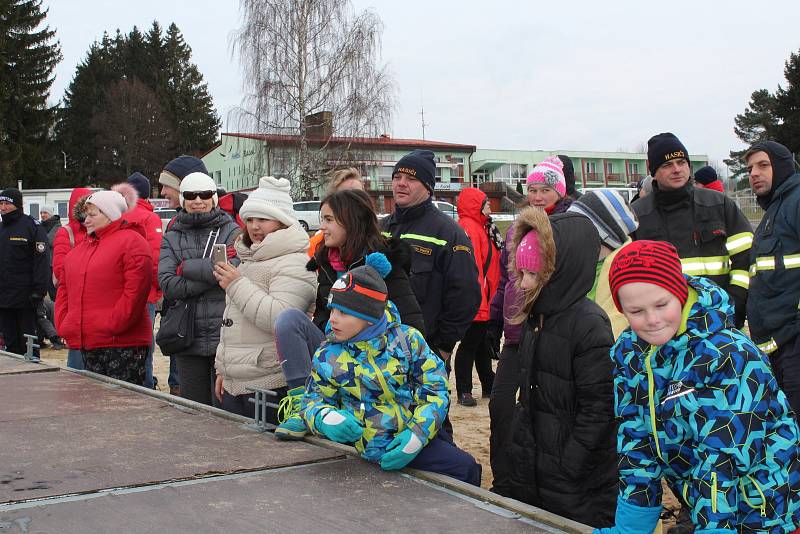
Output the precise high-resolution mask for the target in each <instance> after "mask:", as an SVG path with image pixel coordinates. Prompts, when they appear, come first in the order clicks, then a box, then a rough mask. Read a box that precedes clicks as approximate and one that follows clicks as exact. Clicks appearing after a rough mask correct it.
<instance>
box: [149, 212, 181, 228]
mask: <svg viewBox="0 0 800 534" xmlns="http://www.w3.org/2000/svg"><path fill="white" fill-rule="evenodd" d="M153 213H155V214H156V215H158V216H159V217H160V218H161V229H162V230H163V231H165V232H166V231H167V225H168V224H169V222H170V221H171V220H172V219H173V217H175V216H176V215H177V214H178V210H176V209H173V208H156V209H154V210H153Z"/></svg>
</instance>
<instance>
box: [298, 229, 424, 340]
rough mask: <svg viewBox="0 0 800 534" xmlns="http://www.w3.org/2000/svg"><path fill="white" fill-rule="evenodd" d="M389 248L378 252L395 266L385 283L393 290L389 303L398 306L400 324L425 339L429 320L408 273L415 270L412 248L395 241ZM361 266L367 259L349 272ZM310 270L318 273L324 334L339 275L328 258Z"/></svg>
mask: <svg viewBox="0 0 800 534" xmlns="http://www.w3.org/2000/svg"><path fill="white" fill-rule="evenodd" d="M387 245H388V246H386V247H383V248H381V249H379V250H376V251H374V252H381V253H383V254H384V255H385V256H386V259H388V260H389V263H391V264H392V270H391V272H390V273H389V274H388V275H387V276H386V280H385V281H386V288H387V289H388V290H389V300H391V301H392V302H394V305H395V306H397V311H398V312H399V313H400V321H401V322H402V323H403V324H405V325H408V326H413V327H414V328H416V329H417V330H419V331H420V332H421V333H422V335H423V336H424V335H425V320H424V319H423V317H422V311H421V310H420V308H419V303H418V302H417V298H416V296H415V295H414V291H413V290H412V289H411V283H410V282H409V279H408V273H409V271H410V270H411V247H409V246H408V244H407V243H404V242H403V241H401V240H399V239H394V238H390V239H388V243H387ZM361 265H364V256H362V257H361V258H360V259H359V260H357V261H355V262H353V263H352V264H351V265H349V266H348V270H349V269H353V268H355V267H359V266H361ZM306 269H308V270H309V271H317V282H318V285H317V306H316V311H314V324H315V325H317V327H318V328H319V329H320V330H322V331H323V332H324V331H325V324H326V323H327V322H328V319H329V318H330V316H331V311H330V310H329V309H328V295H329V294H330V292H331V286H332V285H333V283H334V282H335V281H336V278H337V276H336V271H335V270H334V268H333V267H332V266H331V264H330V262H329V261H328V259H327V258H322V259H321V260H318V259H317V258H316V257H314V258H311V260H309V262H308V264H307V265H306Z"/></svg>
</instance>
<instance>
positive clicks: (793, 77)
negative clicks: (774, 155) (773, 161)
mask: <svg viewBox="0 0 800 534" xmlns="http://www.w3.org/2000/svg"><path fill="white" fill-rule="evenodd" d="M783 74H784V76H785V77H786V82H787V84H786V86H785V87H779V88H778V91H777V93H776V94H775V110H776V115H777V117H778V119H779V120H780V121H781V125H780V128H779V129H778V135H777V140H778V142H780V143H783V144H784V145H786V146H787V147H788V148H789V150H791V151H792V152H795V153H796V152H798V151H800V53H793V54H791V55H789V60H788V61H786V67H785V68H784V70H783Z"/></svg>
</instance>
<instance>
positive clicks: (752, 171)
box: [745, 141, 800, 414]
mask: <svg viewBox="0 0 800 534" xmlns="http://www.w3.org/2000/svg"><path fill="white" fill-rule="evenodd" d="M745 162H746V163H747V170H748V172H749V179H750V187H752V188H753V193H755V194H756V198H757V201H758V204H759V205H760V206H761V207H762V208H763V209H764V210H765V211H766V213H765V214H764V218H763V219H761V223H760V224H759V225H758V228H756V233H755V237H754V238H753V248H752V250H751V252H750V298H749V299H748V301H747V319H748V321H749V324H750V336H751V337H752V339H753V341H755V342H756V344H758V348H760V349H761V350H762V351H764V352H766V353H767V354H768V355H769V359H770V362H771V363H772V370H773V372H774V373H775V378H776V380H777V381H778V385H779V386H780V388H781V389H782V390H783V392H784V393H785V394H786V397H787V399H788V400H789V405H790V406H791V407H792V409H793V410H794V411H795V413H796V414H800V335H798V334H800V314H799V313H798V302H800V187H799V186H800V174H798V173H797V172H796V171H795V166H794V158H793V157H792V153H791V152H789V149H787V148H786V147H785V146H783V145H781V144H780V143H776V142H774V141H765V142H763V143H758V144H756V145H754V146H753V147H752V148H751V149H750V150H748V151H747V153H746V154H745Z"/></svg>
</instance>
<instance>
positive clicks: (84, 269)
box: [55, 219, 153, 350]
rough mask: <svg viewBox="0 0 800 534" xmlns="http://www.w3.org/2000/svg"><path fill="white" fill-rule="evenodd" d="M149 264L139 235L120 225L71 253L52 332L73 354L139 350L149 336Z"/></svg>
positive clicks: (119, 222) (138, 230) (133, 228)
mask: <svg viewBox="0 0 800 534" xmlns="http://www.w3.org/2000/svg"><path fill="white" fill-rule="evenodd" d="M152 276H153V258H152V256H151V252H150V247H149V245H148V243H147V241H146V240H145V238H144V230H143V229H142V228H141V227H138V226H136V225H133V224H131V223H129V222H128V221H125V220H123V219H119V220H117V221H115V222H113V223H111V224H109V225H108V226H106V227H104V228H101V229H100V230H98V231H97V232H95V234H93V235H91V236H88V237H87V238H86V239H85V240H84V241H83V243H81V244H80V245H78V246H77V247H75V249H74V250H73V251H72V252H70V254H69V257H68V258H67V261H66V264H65V265H64V279H63V280H62V281H61V285H60V286H59V288H58V298H57V299H56V313H55V319H56V329H57V330H58V334H59V335H60V336H61V337H63V338H65V339H66V340H67V345H68V346H69V347H70V348H74V349H87V350H88V349H97V348H111V347H142V346H147V345H150V343H151V342H152V339H153V330H152V325H151V323H150V316H149V315H148V313H147V307H146V304H147V294H148V291H149V290H150V284H151V280H152Z"/></svg>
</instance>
